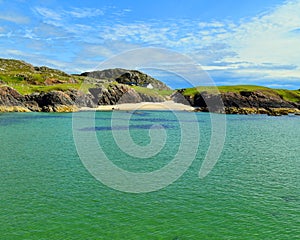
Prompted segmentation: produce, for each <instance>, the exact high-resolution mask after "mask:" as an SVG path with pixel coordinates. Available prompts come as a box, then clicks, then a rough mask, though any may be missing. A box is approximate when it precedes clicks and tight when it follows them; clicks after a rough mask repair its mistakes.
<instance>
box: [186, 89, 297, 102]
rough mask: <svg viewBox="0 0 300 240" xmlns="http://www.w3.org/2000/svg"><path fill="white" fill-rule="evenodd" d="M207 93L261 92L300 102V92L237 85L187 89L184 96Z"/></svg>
mask: <svg viewBox="0 0 300 240" xmlns="http://www.w3.org/2000/svg"><path fill="white" fill-rule="evenodd" d="M203 91H206V92H208V93H218V92H220V93H226V92H234V93H240V92H242V91H249V92H253V91H260V92H263V93H264V94H266V95H269V96H272V95H273V96H278V95H279V96H280V97H281V98H282V99H283V100H285V101H290V102H300V90H286V89H273V88H267V87H262V86H255V85H236V86H218V87H214V86H207V87H196V88H187V89H185V90H184V92H183V95H185V96H195V94H197V93H199V92H203Z"/></svg>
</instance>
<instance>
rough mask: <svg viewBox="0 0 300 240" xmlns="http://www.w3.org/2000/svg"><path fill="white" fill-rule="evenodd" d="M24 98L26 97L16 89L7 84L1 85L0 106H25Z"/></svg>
mask: <svg viewBox="0 0 300 240" xmlns="http://www.w3.org/2000/svg"><path fill="white" fill-rule="evenodd" d="M23 100H24V97H23V96H22V95H21V94H20V93H19V92H17V91H16V90H15V89H13V88H11V87H7V86H3V87H0V106H6V107H13V106H16V107H25V106H24V104H23V103H22V101H23Z"/></svg>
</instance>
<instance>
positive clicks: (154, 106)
mask: <svg viewBox="0 0 300 240" xmlns="http://www.w3.org/2000/svg"><path fill="white" fill-rule="evenodd" d="M80 110H82V111H86V110H94V111H112V110H120V111H134V110H171V111H193V110H194V108H193V107H191V106H188V105H184V104H181V103H175V102H173V101H165V102H160V103H154V102H141V103H124V104H117V105H105V106H99V107H97V108H82V109H80Z"/></svg>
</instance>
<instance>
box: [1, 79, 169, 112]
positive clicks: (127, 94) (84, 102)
mask: <svg viewBox="0 0 300 240" xmlns="http://www.w3.org/2000/svg"><path fill="white" fill-rule="evenodd" d="M89 92H90V93H83V92H81V91H78V90H68V91H65V92H62V91H51V92H46V93H45V92H41V93H33V94H30V95H25V96H23V95H21V94H20V93H18V92H17V91H16V90H14V89H13V88H10V87H7V86H2V87H0V112H30V111H34V112H74V111H78V110H79V108H81V107H89V108H95V107H97V106H100V105H115V104H120V103H140V102H161V101H164V99H163V98H162V97H160V96H151V95H147V94H143V93H138V92H136V91H135V90H134V89H132V88H130V87H128V86H126V85H122V84H110V85H109V86H108V87H107V88H106V87H104V86H102V87H97V88H90V89H89Z"/></svg>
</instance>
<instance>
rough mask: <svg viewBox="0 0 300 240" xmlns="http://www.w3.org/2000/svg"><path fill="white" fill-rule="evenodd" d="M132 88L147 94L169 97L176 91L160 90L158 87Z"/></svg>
mask: <svg viewBox="0 0 300 240" xmlns="http://www.w3.org/2000/svg"><path fill="white" fill-rule="evenodd" d="M132 88H133V89H134V90H135V91H137V92H138V93H143V94H147V95H149V96H161V97H167V96H170V95H171V94H172V93H173V92H174V90H158V89H150V88H145V87H140V86H132Z"/></svg>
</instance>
